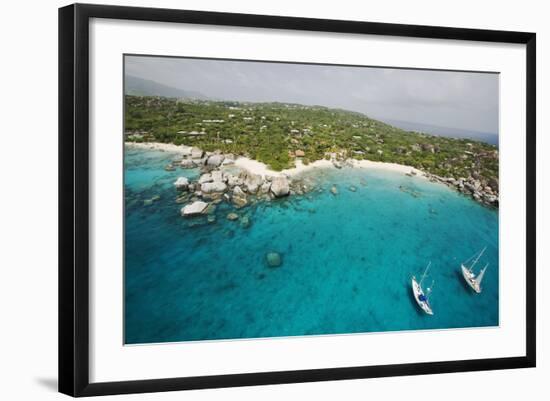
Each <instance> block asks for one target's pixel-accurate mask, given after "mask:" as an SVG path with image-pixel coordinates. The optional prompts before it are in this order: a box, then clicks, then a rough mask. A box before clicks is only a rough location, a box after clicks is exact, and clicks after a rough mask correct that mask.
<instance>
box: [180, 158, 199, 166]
mask: <svg viewBox="0 0 550 401" xmlns="http://www.w3.org/2000/svg"><path fill="white" fill-rule="evenodd" d="M180 167H181V168H195V167H197V165H196V164H195V162H194V161H193V160H191V159H183V160H182V161H181V162H180Z"/></svg>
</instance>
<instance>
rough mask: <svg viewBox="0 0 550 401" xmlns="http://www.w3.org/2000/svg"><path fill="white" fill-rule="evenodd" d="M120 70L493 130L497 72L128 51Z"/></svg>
mask: <svg viewBox="0 0 550 401" xmlns="http://www.w3.org/2000/svg"><path fill="white" fill-rule="evenodd" d="M125 72H126V74H127V75H131V76H135V77H138V78H142V79H148V80H152V81H156V82H158V83H160V84H163V85H167V86H170V87H173V88H178V89H183V90H188V91H197V92H200V93H202V94H203V95H205V96H207V97H209V98H212V99H219V100H237V101H250V102H271V101H278V102H287V103H300V104H306V105H321V106H327V107H335V108H342V109H346V110H352V111H358V112H361V113H364V114H366V115H367V116H369V117H372V118H377V119H381V120H400V121H408V122H413V123H420V124H430V125H435V126H441V127H450V128H456V129H462V130H468V131H477V132H487V133H498V103H499V76H498V74H495V73H472V72H454V71H435V70H411V69H392V68H378V67H362V66H361V67H355V66H354V67H341V66H333V65H311V64H310V65H307V64H291V63H270V62H251V61H227V60H212V59H210V60H208V59H189V58H169V57H139V56H127V57H126V58H125Z"/></svg>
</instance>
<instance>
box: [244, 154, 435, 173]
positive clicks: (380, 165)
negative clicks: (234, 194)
mask: <svg viewBox="0 0 550 401" xmlns="http://www.w3.org/2000/svg"><path fill="white" fill-rule="evenodd" d="M345 163H346V164H347V165H351V166H353V167H355V168H366V169H379V170H386V171H395V172H398V173H403V174H409V173H411V172H412V173H413V174H416V175H417V176H418V177H425V175H424V172H423V171H421V170H418V169H416V168H414V167H411V166H406V165H402V164H396V163H384V162H376V161H371V160H353V159H348V160H347V161H346V162H345ZM235 166H237V167H240V168H242V169H244V170H247V171H248V172H250V173H253V174H259V175H261V176H272V177H274V176H278V175H286V176H288V177H292V176H295V175H298V174H301V173H303V172H306V171H311V170H314V169H319V168H335V167H334V164H333V163H332V162H331V161H330V160H325V159H322V160H317V161H315V162H313V163H309V164H308V165H305V164H303V163H302V161H301V160H300V159H298V160H296V167H294V168H289V169H285V170H282V171H274V170H271V169H269V167H268V166H267V165H265V164H264V163H262V162H259V161H257V160H252V159H249V158H247V157H239V158H237V160H235Z"/></svg>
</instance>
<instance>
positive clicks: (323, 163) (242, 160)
mask: <svg viewBox="0 0 550 401" xmlns="http://www.w3.org/2000/svg"><path fill="white" fill-rule="evenodd" d="M125 145H126V146H129V147H134V148H140V149H151V150H160V151H163V152H171V153H180V154H188V153H189V152H190V150H191V146H185V145H174V144H172V143H160V142H143V143H137V142H125ZM345 164H346V165H351V166H353V167H356V168H367V169H379V170H387V171H395V172H399V173H403V174H407V173H411V172H412V173H415V174H416V175H417V176H418V177H425V175H424V172H423V171H421V170H418V169H416V168H414V167H411V166H406V165H403V164H397V163H385V162H377V161H371V160H354V159H348V160H346V162H345ZM234 166H236V167H240V168H242V169H243V170H246V171H248V172H250V173H253V174H258V175H261V176H263V177H266V176H269V177H276V176H280V175H285V176H288V177H292V176H295V175H298V174H301V173H303V172H306V171H311V170H314V169H318V168H335V167H334V164H333V163H332V161H330V160H325V159H321V160H316V161H314V162H312V163H309V164H307V165H305V164H304V163H302V160H301V159H297V160H296V165H295V167H293V168H289V169H285V170H282V171H275V170H271V169H270V168H269V167H268V166H267V165H266V164H264V163H262V162H260V161H257V160H253V159H250V158H248V157H243V156H239V157H237V159H236V160H235V163H234Z"/></svg>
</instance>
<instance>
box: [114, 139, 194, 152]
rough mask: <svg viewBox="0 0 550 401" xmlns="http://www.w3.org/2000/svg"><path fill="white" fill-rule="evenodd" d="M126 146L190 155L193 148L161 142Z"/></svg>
mask: <svg viewBox="0 0 550 401" xmlns="http://www.w3.org/2000/svg"><path fill="white" fill-rule="evenodd" d="M124 145H125V146H128V147H132V148H138V149H151V150H160V151H161V152H171V153H188V152H189V150H190V149H191V146H185V145H174V144H173V143H161V142H142V143H139V142H124Z"/></svg>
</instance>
